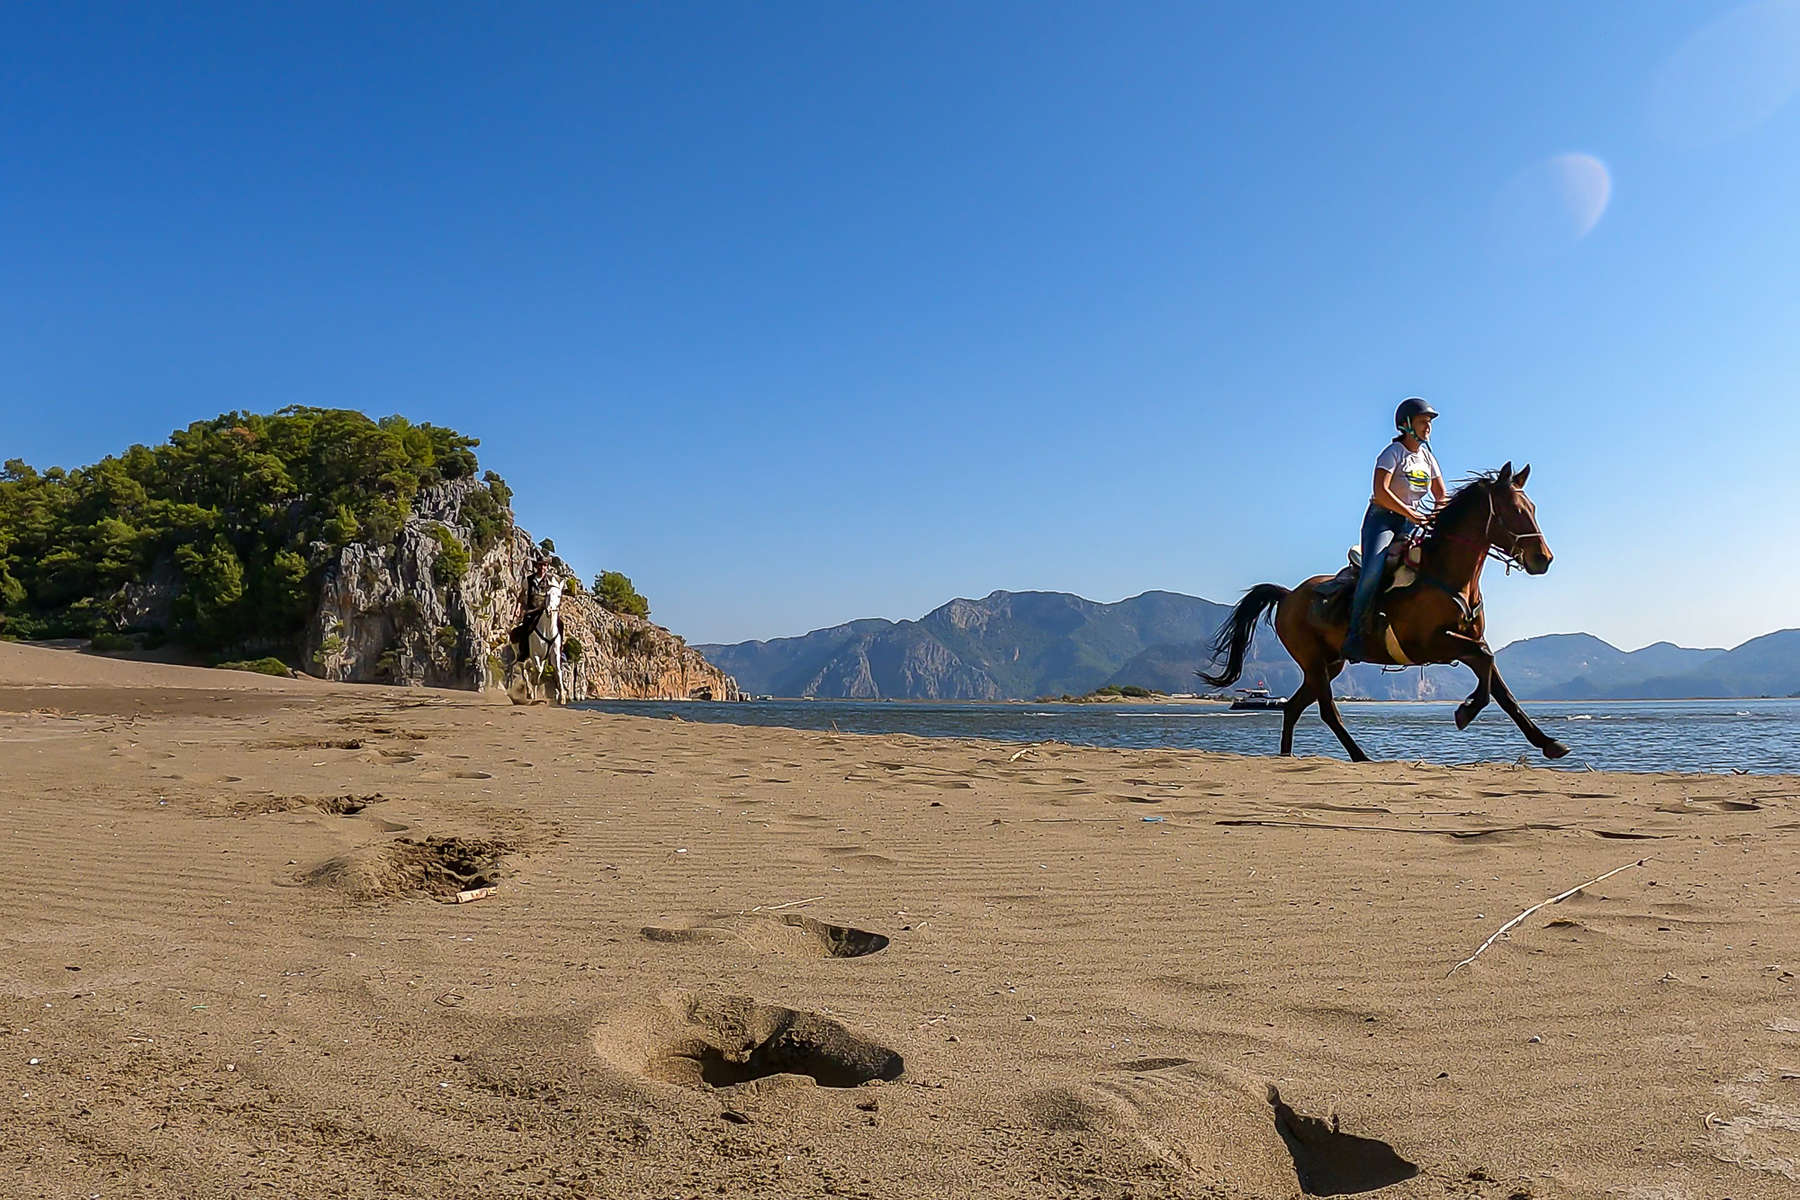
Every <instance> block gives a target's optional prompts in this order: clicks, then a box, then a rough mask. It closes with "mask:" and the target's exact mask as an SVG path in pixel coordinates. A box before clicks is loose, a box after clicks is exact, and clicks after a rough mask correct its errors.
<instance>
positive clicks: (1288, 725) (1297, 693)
mask: <svg viewBox="0 0 1800 1200" xmlns="http://www.w3.org/2000/svg"><path fill="white" fill-rule="evenodd" d="M1316 699H1318V693H1316V692H1314V691H1313V686H1312V684H1311V683H1310V682H1308V681H1307V680H1305V679H1302V680H1301V681H1300V686H1299V687H1297V688H1295V689H1294V694H1293V695H1291V696H1289V697H1288V702H1287V703H1286V704H1284V705H1282V706H1281V753H1282V756H1283V757H1284V758H1285V757H1288V756H1291V755H1292V754H1293V753H1294V726H1295V725H1296V724H1297V723H1298V722H1299V720H1300V714H1301V713H1303V712H1305V711H1306V710H1307V707H1308V706H1309V705H1311V704H1312V702H1313V701H1314V700H1316Z"/></svg>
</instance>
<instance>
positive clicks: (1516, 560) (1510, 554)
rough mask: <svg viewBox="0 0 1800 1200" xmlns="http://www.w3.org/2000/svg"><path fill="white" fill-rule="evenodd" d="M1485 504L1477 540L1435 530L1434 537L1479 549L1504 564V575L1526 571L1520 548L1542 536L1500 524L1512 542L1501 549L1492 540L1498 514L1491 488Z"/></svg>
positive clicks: (1445, 530)
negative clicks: (1484, 520) (1515, 569)
mask: <svg viewBox="0 0 1800 1200" xmlns="http://www.w3.org/2000/svg"><path fill="white" fill-rule="evenodd" d="M1487 502H1488V512H1487V521H1486V523H1485V524H1483V525H1482V527H1481V537H1480V539H1479V540H1477V539H1476V538H1472V537H1467V536H1465V535H1463V534H1460V533H1451V532H1450V531H1449V530H1448V529H1440V530H1437V531H1435V535H1436V536H1437V537H1441V538H1443V539H1444V540H1445V541H1449V542H1461V543H1462V544H1463V545H1466V546H1476V547H1479V548H1480V549H1481V551H1482V553H1483V554H1484V555H1485V556H1486V557H1488V558H1491V559H1493V560H1494V561H1495V562H1498V563H1505V564H1506V573H1507V574H1508V575H1511V574H1512V572H1513V568H1514V567H1517V568H1518V569H1519V570H1521V571H1524V570H1526V569H1527V568H1526V566H1525V563H1524V561H1523V560H1522V559H1521V558H1520V557H1519V548H1520V546H1521V545H1522V544H1523V543H1525V542H1528V541H1531V540H1532V539H1534V538H1535V539H1536V540H1538V541H1540V542H1541V541H1543V540H1544V535H1543V534H1542V533H1539V532H1535V531H1534V532H1531V533H1517V532H1515V531H1513V530H1511V529H1508V528H1507V527H1506V526H1505V525H1504V524H1502V525H1501V526H1500V530H1501V532H1502V533H1504V534H1506V535H1507V536H1508V537H1510V538H1511V539H1512V541H1511V543H1510V544H1509V545H1507V546H1505V547H1504V548H1503V547H1501V546H1500V544H1499V543H1497V542H1496V541H1495V540H1494V522H1495V521H1498V520H1499V519H1500V514H1499V512H1498V511H1497V510H1496V509H1495V508H1494V492H1493V489H1492V487H1490V488H1489V489H1488V492H1487Z"/></svg>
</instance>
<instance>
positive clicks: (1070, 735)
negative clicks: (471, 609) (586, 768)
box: [579, 699, 1800, 774]
mask: <svg viewBox="0 0 1800 1200" xmlns="http://www.w3.org/2000/svg"><path fill="white" fill-rule="evenodd" d="M579 707H581V708H588V709H594V710H597V711H600V712H613V713H628V714H633V715H637V716H652V717H672V716H679V717H681V718H682V719H683V720H688V721H713V722H721V723H726V724H733V725H780V726H787V727H790V728H794V729H821V730H829V729H836V730H839V731H841V732H843V733H899V734H911V735H914V736H918V737H948V738H987V739H992V740H995V741H1004V742H1044V741H1051V740H1055V741H1061V742H1068V743H1071V744H1073V745H1078V746H1131V747H1138V748H1154V747H1169V748H1176V749H1183V750H1216V751H1223V752H1226V753H1230V754H1274V753H1275V752H1276V751H1277V750H1278V749H1279V748H1280V745H1281V714H1280V713H1279V712H1232V711H1229V710H1228V709H1226V708H1225V707H1224V706H1222V705H1208V704H1179V703H1177V704H1037V703H1020V704H982V703H963V702H946V703H938V702H927V701H900V702H891V701H888V702H884V701H867V700H764V701H749V702H745V703H739V704H727V703H709V702H703V701H669V702H664V701H647V700H636V701H589V702H587V703H584V704H582V705H580V706H579ZM1455 707H1456V706H1455V704H1453V703H1447V702H1436V703H1418V704H1413V703H1348V704H1346V703H1340V704H1339V705H1338V711H1339V712H1340V713H1341V714H1343V718H1344V723H1345V725H1346V726H1347V727H1348V728H1349V729H1350V732H1351V734H1352V736H1354V737H1355V738H1356V740H1357V741H1358V743H1360V744H1361V746H1362V748H1363V749H1364V750H1365V751H1366V752H1368V754H1369V755H1370V756H1371V757H1374V758H1384V759H1404V760H1409V761H1410V760H1415V759H1424V760H1427V761H1430V762H1441V763H1469V762H1506V763H1510V762H1513V761H1515V760H1517V759H1518V758H1519V757H1520V756H1521V755H1523V756H1525V758H1526V760H1527V761H1528V762H1532V763H1536V764H1540V765H1546V766H1557V767H1561V768H1563V769H1565V770H1568V769H1573V770H1582V769H1583V768H1585V767H1589V766H1591V767H1593V768H1594V769H1595V770H1600V771H1715V772H1728V771H1734V770H1735V771H1754V772H1757V773H1759V774H1761V773H1773V772H1779V773H1800V699H1796V700H1616V701H1606V700H1589V701H1580V702H1571V701H1547V700H1546V701H1535V702H1533V701H1527V702H1526V703H1525V711H1526V712H1527V713H1529V714H1530V715H1531V716H1532V717H1533V718H1534V719H1535V720H1536V721H1537V723H1538V725H1539V726H1540V727H1541V728H1542V729H1543V730H1544V732H1545V733H1548V734H1549V735H1550V736H1551V737H1554V738H1558V739H1560V740H1561V741H1563V742H1565V743H1567V744H1568V746H1569V748H1570V751H1571V752H1570V754H1569V756H1568V757H1567V758H1565V759H1562V760H1561V761H1560V762H1558V763H1554V764H1552V763H1550V762H1549V761H1548V760H1546V759H1545V758H1544V757H1543V756H1542V755H1540V754H1539V753H1538V752H1537V751H1536V750H1534V749H1532V747H1531V745H1530V744H1529V743H1527V742H1526V741H1525V738H1524V736H1523V735H1522V734H1521V733H1520V732H1519V730H1518V728H1517V727H1516V726H1515V725H1514V724H1513V723H1512V720H1511V719H1510V718H1509V717H1507V715H1506V714H1505V713H1503V712H1501V711H1500V707H1499V705H1497V704H1490V705H1489V706H1488V708H1487V710H1486V711H1485V712H1483V713H1482V714H1481V716H1480V717H1478V718H1477V719H1476V720H1475V722H1474V724H1472V725H1470V726H1469V728H1468V729H1467V730H1464V731H1461V732H1458V730H1457V728H1456V724H1455V722H1454V721H1453V720H1452V714H1453V712H1454V711H1455ZM1294 753H1296V754H1323V755H1331V756H1334V757H1339V758H1342V757H1345V755H1344V749H1343V747H1342V746H1341V745H1340V744H1339V743H1338V740H1337V738H1336V737H1334V736H1333V735H1332V733H1331V731H1330V730H1328V729H1326V728H1325V726H1324V723H1323V722H1321V721H1320V720H1319V715H1318V709H1317V708H1316V707H1315V708H1312V709H1309V710H1308V711H1307V713H1306V715H1305V716H1304V717H1302V718H1301V719H1300V723H1299V725H1298V726H1297V727H1296V728H1295V731H1294Z"/></svg>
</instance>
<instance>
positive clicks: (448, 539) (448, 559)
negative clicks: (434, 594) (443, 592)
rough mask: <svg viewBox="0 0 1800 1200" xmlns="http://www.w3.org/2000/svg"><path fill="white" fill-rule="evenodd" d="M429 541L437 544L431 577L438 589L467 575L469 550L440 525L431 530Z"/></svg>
mask: <svg viewBox="0 0 1800 1200" xmlns="http://www.w3.org/2000/svg"><path fill="white" fill-rule="evenodd" d="M431 539H432V540H433V541H434V542H436V543H437V544H438V554H437V557H436V558H435V559H433V560H432V562H431V577H432V578H433V579H435V580H437V583H438V586H439V587H448V586H449V585H451V584H453V583H455V582H456V581H457V580H459V579H461V578H462V577H463V576H464V575H467V574H468V573H469V548H468V547H467V546H465V545H463V544H462V541H461V540H460V539H459V538H458V537H457V536H456V535H455V534H454V533H451V532H450V531H449V530H448V529H445V528H444V527H443V526H442V525H434V526H432V528H431Z"/></svg>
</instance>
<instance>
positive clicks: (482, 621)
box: [302, 479, 738, 700]
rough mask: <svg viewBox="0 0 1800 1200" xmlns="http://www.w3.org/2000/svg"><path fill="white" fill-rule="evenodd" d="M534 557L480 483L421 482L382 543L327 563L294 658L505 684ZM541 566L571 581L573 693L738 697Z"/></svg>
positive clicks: (680, 651) (344, 676) (389, 673)
mask: <svg viewBox="0 0 1800 1200" xmlns="http://www.w3.org/2000/svg"><path fill="white" fill-rule="evenodd" d="M478 493H479V494H480V495H478ZM496 512H498V513H499V514H501V518H502V519H500V520H497V521H496V520H495V519H494V518H493V516H492V514H494V513H496ZM542 557H544V552H543V551H541V550H540V549H539V548H538V547H537V546H536V545H535V544H534V543H533V542H532V540H531V536H530V535H529V534H527V533H526V532H525V531H524V530H522V529H520V528H519V527H518V526H517V525H515V524H513V522H512V514H511V512H510V511H509V510H507V509H506V508H505V507H504V504H503V503H500V502H498V501H496V500H495V498H494V495H493V493H492V491H491V490H490V489H489V488H488V485H486V484H483V483H482V482H480V481H478V480H474V479H459V480H456V481H454V482H451V483H443V484H438V485H436V486H433V487H428V488H424V489H422V490H421V491H420V492H419V494H418V497H417V498H416V499H415V501H414V503H413V507H412V511H411V512H410V513H409V514H408V515H407V518H406V521H405V523H404V525H403V526H402V528H401V530H400V532H399V534H398V536H397V537H396V538H395V539H394V541H393V543H392V544H391V545H385V546H370V545H367V544H364V543H352V544H351V545H347V546H345V547H344V548H343V549H341V550H340V551H338V555H337V558H336V560H335V561H333V562H332V563H330V564H328V565H327V567H326V569H325V579H324V584H323V587H322V589H321V592H320V597H319V607H318V611H317V612H316V613H315V614H314V616H313V619H312V621H311V623H310V625H309V626H308V628H307V633H306V639H305V644H304V646H303V648H302V653H303V663H304V665H305V667H306V669H307V670H308V671H309V672H311V673H312V674H314V675H318V676H321V677H323V678H325V679H334V680H345V681H350V682H357V683H403V684H422V685H427V686H432V687H452V688H469V689H474V690H480V689H484V688H500V687H505V686H506V684H507V682H508V677H509V674H510V673H511V671H512V669H513V667H514V665H515V664H514V649H513V646H512V642H511V635H512V631H513V630H514V629H515V628H516V627H517V626H518V624H519V622H520V621H521V620H522V619H523V617H524V613H525V606H526V581H527V577H528V576H529V574H530V572H531V570H532V568H533V566H534V565H535V564H536V563H537V561H538V560H539V559H540V558H542ZM551 562H552V566H553V567H554V569H556V570H558V571H560V572H562V573H563V574H564V575H565V576H568V577H569V578H570V579H571V586H570V590H569V591H568V592H566V593H565V594H564V596H563V602H562V608H561V615H562V626H563V653H564V659H565V666H564V670H565V672H566V673H567V674H569V675H570V676H572V681H573V693H574V698H575V699H577V700H599V699H641V700H653V699H668V700H678V699H679V700H685V699H695V700H736V699H737V698H738V688H737V684H736V682H735V681H734V680H733V679H732V678H731V676H729V675H726V674H724V673H723V672H722V671H720V670H718V669H717V668H716V667H714V666H712V665H711V664H710V663H708V662H707V661H706V660H705V659H704V658H702V657H701V656H700V654H699V653H698V652H697V651H695V650H693V649H691V648H690V647H689V646H688V645H687V643H686V642H685V641H683V640H682V639H681V638H679V637H677V636H676V635H674V634H672V633H670V632H669V631H668V630H666V629H663V628H661V627H660V626H657V625H652V624H651V623H650V622H649V621H646V620H643V619H642V618H638V617H630V616H622V615H620V614H618V613H613V612H609V611H607V610H605V609H603V608H601V607H600V606H599V605H598V604H596V603H595V602H594V600H593V598H592V597H591V596H589V595H588V594H587V593H586V591H585V590H584V589H582V587H581V584H580V581H579V580H576V579H574V577H573V573H572V572H570V571H569V570H568V567H567V564H565V563H563V562H562V560H560V559H558V558H555V557H554V556H551Z"/></svg>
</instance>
